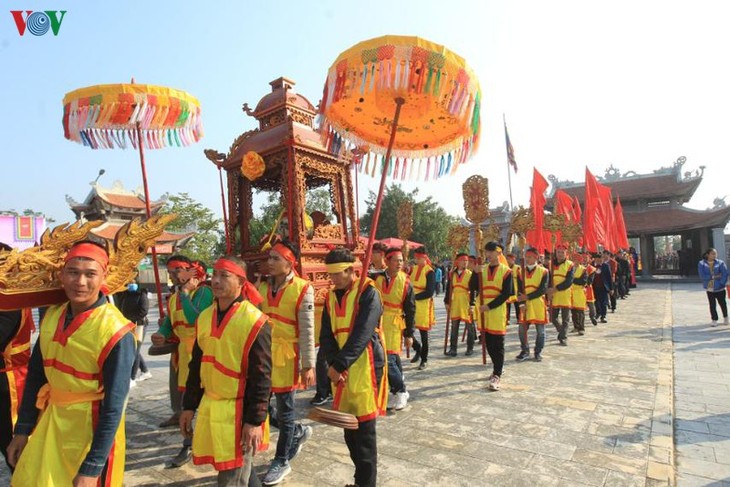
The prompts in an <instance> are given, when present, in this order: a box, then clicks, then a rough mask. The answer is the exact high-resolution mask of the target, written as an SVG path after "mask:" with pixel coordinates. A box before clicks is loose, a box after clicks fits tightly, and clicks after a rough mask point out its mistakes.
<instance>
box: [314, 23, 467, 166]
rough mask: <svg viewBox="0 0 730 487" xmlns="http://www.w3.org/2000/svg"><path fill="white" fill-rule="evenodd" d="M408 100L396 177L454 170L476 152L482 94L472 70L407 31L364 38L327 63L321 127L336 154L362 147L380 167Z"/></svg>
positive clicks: (396, 147) (396, 150)
mask: <svg viewBox="0 0 730 487" xmlns="http://www.w3.org/2000/svg"><path fill="white" fill-rule="evenodd" d="M398 99H401V100H402V102H403V103H402V106H401V112H400V117H399V119H398V121H397V128H396V136H395V140H394V142H393V146H392V152H391V156H392V157H393V158H394V159H395V161H394V164H389V165H388V167H389V173H390V174H391V175H392V176H393V177H395V178H397V179H406V178H409V179H410V178H414V177H419V178H423V177H424V176H425V179H429V177H432V178H435V177H441V176H445V175H448V174H450V173H452V172H453V171H454V170H456V168H457V167H458V166H459V165H460V164H462V163H464V162H466V161H467V159H468V158H469V156H470V155H471V154H472V153H473V152H474V151H475V150H476V147H477V142H478V138H479V127H480V120H479V111H480V102H481V92H480V89H479V82H478V80H477V78H476V76H475V74H474V72H473V71H472V70H471V68H469V66H468V65H467V64H466V62H465V61H464V59H463V58H461V57H460V56H458V55H456V54H454V53H453V52H451V51H449V50H448V49H447V48H445V47H443V46H441V45H439V44H436V43H433V42H430V41H427V40H425V39H421V38H419V37H408V36H383V37H378V38H375V39H370V40H367V41H364V42H360V43H359V44H356V45H355V46H353V47H351V48H350V49H348V50H347V51H345V52H343V53H342V54H340V55H339V57H338V58H337V59H336V60H335V62H334V63H333V64H332V66H331V67H330V69H329V73H328V76H327V81H326V83H325V86H324V93H323V95H322V102H321V104H320V114H321V120H320V123H321V130H322V133H323V137H324V140H325V145H326V146H327V147H328V149H329V150H330V151H332V152H333V153H338V152H339V151H340V150H342V149H343V148H344V147H347V146H357V147H358V148H359V150H360V151H361V152H364V153H366V156H365V158H364V159H365V163H364V164H365V168H364V171H365V172H368V173H370V174H372V175H375V172H376V167H379V168H381V169H382V167H383V166H385V164H383V156H384V155H385V154H386V153H387V150H388V143H389V139H390V135H391V130H392V125H393V118H394V113H395V111H396V100H398Z"/></svg>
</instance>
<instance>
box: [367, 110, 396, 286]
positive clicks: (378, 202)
mask: <svg viewBox="0 0 730 487" xmlns="http://www.w3.org/2000/svg"><path fill="white" fill-rule="evenodd" d="M405 102H406V100H405V99H404V98H402V97H400V96H399V97H397V98H396V99H395V115H394V116H393V123H392V124H391V127H390V140H389V141H388V150H387V151H386V152H385V163H384V164H383V174H382V175H381V177H380V188H379V189H378V199H377V200H375V211H373V221H372V223H371V225H370V235H369V236H368V246H367V247H366V249H365V260H363V264H362V269H363V270H362V272H361V274H360V286H359V289H358V294H361V293H362V291H363V289H364V288H365V282H366V281H365V278H366V277H367V275H368V267H369V266H370V258H371V257H372V253H373V244H374V243H375V233H376V232H377V231H378V220H380V208H381V207H382V206H383V193H384V192H385V179H386V178H387V177H388V166H389V165H390V154H391V152H392V151H393V143H395V131H396V128H398V119H399V118H400V110H401V108H402V107H403V104H404V103H405Z"/></svg>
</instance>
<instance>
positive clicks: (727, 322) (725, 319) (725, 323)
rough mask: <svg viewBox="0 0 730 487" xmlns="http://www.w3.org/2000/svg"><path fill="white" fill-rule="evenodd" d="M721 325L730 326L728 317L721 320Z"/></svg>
mask: <svg viewBox="0 0 730 487" xmlns="http://www.w3.org/2000/svg"><path fill="white" fill-rule="evenodd" d="M722 324H723V325H730V317H728V316H726V317H725V318H723V320H722Z"/></svg>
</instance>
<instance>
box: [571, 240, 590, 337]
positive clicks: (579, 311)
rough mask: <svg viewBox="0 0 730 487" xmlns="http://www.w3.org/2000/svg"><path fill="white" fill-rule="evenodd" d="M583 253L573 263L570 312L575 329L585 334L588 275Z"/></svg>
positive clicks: (580, 333) (579, 333)
mask: <svg viewBox="0 0 730 487" xmlns="http://www.w3.org/2000/svg"><path fill="white" fill-rule="evenodd" d="M582 261H583V255H582V254H581V253H578V258H577V259H576V262H575V263H574V264H573V285H572V286H571V300H570V314H571V320H572V321H573V331H575V332H577V333H578V335H581V336H583V335H584V334H585V332H586V328H585V324H586V308H587V307H588V306H587V305H588V303H587V298H586V286H587V285H588V275H587V274H586V267H585V266H584V265H583V264H582Z"/></svg>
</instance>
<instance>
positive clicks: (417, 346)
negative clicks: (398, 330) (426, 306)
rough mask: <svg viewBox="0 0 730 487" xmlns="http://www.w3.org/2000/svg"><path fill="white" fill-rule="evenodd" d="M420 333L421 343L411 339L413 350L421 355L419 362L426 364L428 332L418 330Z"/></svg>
mask: <svg viewBox="0 0 730 487" xmlns="http://www.w3.org/2000/svg"><path fill="white" fill-rule="evenodd" d="M418 331H420V332H421V342H420V343H419V342H418V340H417V339H416V338H413V350H415V351H416V353H418V354H421V362H428V330H418Z"/></svg>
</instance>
